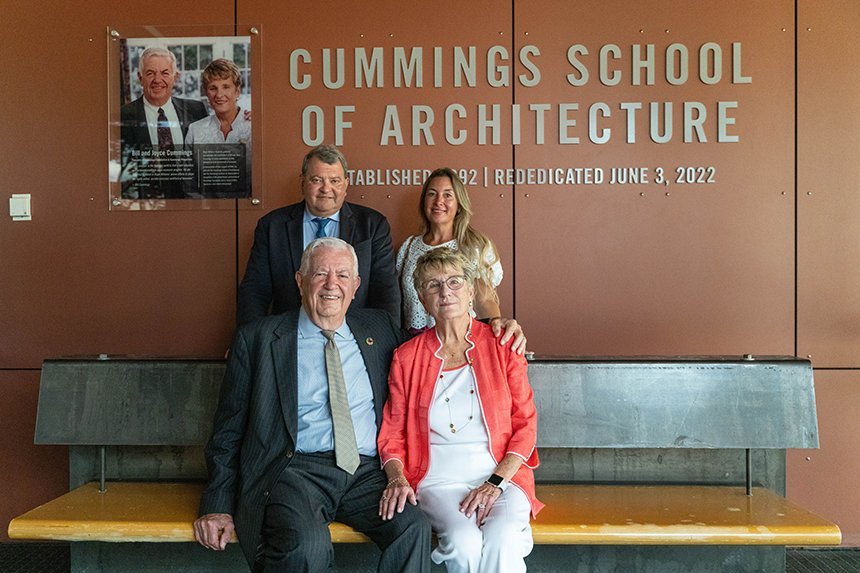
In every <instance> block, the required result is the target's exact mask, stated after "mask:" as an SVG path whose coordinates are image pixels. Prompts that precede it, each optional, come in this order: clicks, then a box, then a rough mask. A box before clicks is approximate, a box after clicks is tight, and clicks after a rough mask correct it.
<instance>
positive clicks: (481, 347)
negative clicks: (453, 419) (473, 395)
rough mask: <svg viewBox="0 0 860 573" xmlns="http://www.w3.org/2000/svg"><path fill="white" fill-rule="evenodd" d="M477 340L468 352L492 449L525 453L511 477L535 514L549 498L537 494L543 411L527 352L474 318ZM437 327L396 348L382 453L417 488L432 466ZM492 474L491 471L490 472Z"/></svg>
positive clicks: (498, 454) (497, 456) (499, 453)
mask: <svg viewBox="0 0 860 573" xmlns="http://www.w3.org/2000/svg"><path fill="white" fill-rule="evenodd" d="M466 338H467V339H468V340H469V342H471V343H472V344H473V346H472V348H470V349H468V350H467V351H466V356H467V358H468V359H469V361H470V362H471V364H472V368H473V370H474V372H475V379H476V387H477V395H478V404H479V405H480V407H481V413H482V414H483V417H484V424H485V427H486V430H487V435H488V436H489V438H490V444H489V445H490V454H491V455H492V457H493V460H495V462H496V463H499V461H501V459H502V458H503V457H505V455H506V454H508V453H512V454H515V455H518V456H520V457H521V458H523V460H525V461H524V463H523V464H522V465H521V466H520V469H519V470H517V473H516V474H514V477H513V478H512V479H511V482H512V483H513V484H514V485H516V486H517V487H519V488H520V489H521V490H523V491H524V492H525V494H526V495H527V496H528V498H529V500H530V501H531V506H532V515H537V513H538V512H539V511H540V510H541V509H542V508H543V506H544V504H543V503H541V502H540V501H538V500H537V498H536V497H535V479H534V471H533V469H534V468H536V467H537V466H538V463H539V462H538V454H537V448H536V447H535V443H536V441H537V411H536V410H535V405H534V400H533V399H532V389H531V386H530V385H529V381H528V372H527V370H528V365H527V363H526V360H525V358H523V357H522V356H519V355H518V354H516V353H514V352H511V350H510V344H507V345H505V346H501V345H499V343H498V341H497V340H496V337H495V336H493V331H492V329H491V328H490V327H489V326H487V325H486V324H484V323H482V322H478V321H476V320H474V319H473V320H472V326H471V334H470V335H467V337H466ZM441 347H442V343H441V341H440V340H439V337H438V336H436V330H435V329H432V328H431V329H430V330H428V331H426V332H424V333H422V334H419V335H418V336H416V337H415V338H413V339H412V340H410V341H409V342H406V343H405V344H403V345H401V346H400V347H399V348H397V350H395V351H394V359H393V361H392V363H391V370H390V372H389V375H388V386H389V394H388V402H386V404H385V409H384V410H383V414H382V416H383V417H382V427H381V428H380V432H379V455H380V457H381V460H382V464H383V465H385V463H387V462H388V461H389V460H394V459H396V460H400V462H401V463H402V464H403V472H404V474H405V476H406V479H407V480H409V483H410V484H411V485H412V487H413V488H416V489H417V486H418V484H419V483H420V482H421V480H422V479H424V476H425V475H426V474H427V469H428V468H429V466H430V424H429V421H428V414H429V409H430V403H431V402H432V400H433V393H434V390H435V386H436V381H437V380H438V379H439V374H440V372H441V370H442V360H441V359H439V358H438V357H437V356H436V353H437V352H438V350H439V349H440V348H441ZM487 477H489V476H487Z"/></svg>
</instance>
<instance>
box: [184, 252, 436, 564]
mask: <svg viewBox="0 0 860 573" xmlns="http://www.w3.org/2000/svg"><path fill="white" fill-rule="evenodd" d="M296 282H297V283H298V285H299V289H300V291H301V295H302V308H301V309H299V310H296V311H289V312H287V313H285V314H282V315H278V316H270V317H266V318H264V319H261V320H259V321H257V322H254V323H251V324H249V325H246V326H243V327H241V328H240V329H239V330H238V331H237V333H236V335H235V338H234V341H233V345H232V350H231V355H230V359H229V361H228V365H227V373H226V376H225V379H224V382H223V386H222V389H221V397H220V402H219V405H218V410H217V412H216V415H215V425H214V433H213V435H212V438H211V440H210V442H209V444H208V445H207V447H206V462H207V465H208V468H209V484H208V486H207V488H206V490H205V491H204V493H203V497H202V499H201V502H200V515H201V517H200V518H198V519H197V521H195V522H194V535H195V538H196V539H197V541H199V542H200V543H201V544H202V545H203V546H205V547H207V548H209V549H214V550H222V549H224V548H225V547H226V545H227V543H228V541H229V540H230V538H231V537H232V534H233V531H234V528H235V531H236V533H237V536H238V538H239V543H240V545H241V546H242V551H243V553H244V554H245V558H246V559H247V560H248V563H249V564H250V565H251V567H252V568H253V570H254V571H255V572H256V571H266V572H269V571H284V572H286V571H328V570H330V569H331V566H332V565H331V564H332V560H333V554H334V552H333V549H332V545H331V538H330V536H329V529H328V524H329V523H330V522H331V521H334V520H337V521H340V522H342V523H345V524H347V525H350V526H352V527H353V528H355V529H356V530H358V531H360V532H362V533H364V534H366V535H367V536H368V537H369V538H370V539H372V540H373V541H374V542H375V543H376V544H377V546H379V548H380V549H381V550H382V555H381V557H380V565H379V569H378V570H379V571H382V572H391V573H395V572H403V571H429V569H430V526H429V524H428V522H427V519H426V518H425V517H424V515H423V514H422V513H421V511H420V510H419V509H418V508H417V507H415V506H413V505H409V504H407V505H406V506H405V507H404V508H403V511H402V512H401V513H398V514H397V515H396V516H395V518H394V519H391V520H384V519H382V517H380V515H379V508H378V502H379V497H380V495H381V494H382V491H383V490H384V489H385V486H386V477H385V473H384V472H383V471H382V470H381V468H380V463H379V457H378V456H377V451H376V435H377V430H378V428H379V423H380V421H381V419H382V407H383V405H384V404H385V399H386V397H387V395H388V388H387V377H388V369H389V365H390V363H391V355H392V352H393V350H394V348H395V347H396V346H397V345H398V344H399V343H400V342H401V341H402V339H401V332H400V330H399V329H398V328H397V327H396V326H395V324H394V323H393V322H392V320H391V318H390V317H389V315H388V314H387V313H386V312H384V311H381V310H376V309H355V310H353V311H350V312H349V313H347V309H348V308H349V304H350V302H351V301H352V298H353V295H354V294H355V292H356V290H357V289H358V286H359V284H360V282H361V279H360V277H359V276H358V262H357V259H356V256H355V251H354V250H353V248H352V247H351V246H350V245H349V244H347V243H345V242H344V241H341V240H340V239H334V238H324V239H317V240H316V241H313V242H312V243H311V244H310V245H308V248H307V249H306V250H305V252H304V255H303V256H302V261H301V268H300V270H299V271H298V272H297V273H296Z"/></svg>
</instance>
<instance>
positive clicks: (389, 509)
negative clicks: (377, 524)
mask: <svg viewBox="0 0 860 573" xmlns="http://www.w3.org/2000/svg"><path fill="white" fill-rule="evenodd" d="M407 501H408V502H409V503H411V504H412V505H418V499H417V498H416V497H415V492H414V491H413V490H412V486H411V485H409V482H408V481H407V480H406V478H405V477H404V476H402V475H401V476H399V477H396V478H394V479H391V480H389V481H388V485H387V486H385V489H384V490H383V491H382V497H381V498H380V500H379V516H380V517H382V521H388V520H390V519H394V513H395V512H397V513H403V508H404V507H406V502H407Z"/></svg>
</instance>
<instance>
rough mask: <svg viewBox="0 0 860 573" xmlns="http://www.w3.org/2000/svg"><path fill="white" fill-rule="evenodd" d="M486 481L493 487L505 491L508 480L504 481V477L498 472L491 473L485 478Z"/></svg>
mask: <svg viewBox="0 0 860 573" xmlns="http://www.w3.org/2000/svg"><path fill="white" fill-rule="evenodd" d="M487 483H488V484H490V485H491V486H493V487H497V488H499V489H500V490H502V491H505V488H506V487H508V482H506V481H505V478H503V477H502V476H500V475H499V474H493V475H491V476H490V477H488V478H487Z"/></svg>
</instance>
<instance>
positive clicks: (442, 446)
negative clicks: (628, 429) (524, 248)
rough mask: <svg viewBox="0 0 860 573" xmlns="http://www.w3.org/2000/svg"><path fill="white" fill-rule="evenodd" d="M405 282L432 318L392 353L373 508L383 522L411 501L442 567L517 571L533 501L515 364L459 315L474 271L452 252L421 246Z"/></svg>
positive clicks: (531, 447) (520, 370)
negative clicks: (384, 481) (383, 483)
mask: <svg viewBox="0 0 860 573" xmlns="http://www.w3.org/2000/svg"><path fill="white" fill-rule="evenodd" d="M413 280H414V283H415V288H416V290H417V291H418V296H419V299H420V300H421V303H422V304H423V305H424V308H425V309H426V310H427V312H428V313H429V314H430V315H431V316H432V317H433V318H434V319H435V321H436V325H435V328H433V329H430V330H428V331H425V332H424V333H422V334H420V335H418V336H417V337H415V338H413V339H412V340H410V341H409V342H407V343H405V344H403V345H402V346H400V347H399V348H398V349H397V350H396V351H395V354H394V360H393V362H392V365H391V371H390V374H389V387H390V394H389V398H388V402H387V403H386V405H385V410H384V416H383V422H382V428H381V431H380V435H379V451H380V455H381V458H382V461H383V464H384V466H383V467H384V469H385V473H386V474H387V476H388V479H389V481H388V486H387V487H386V489H385V491H384V492H383V494H382V498H381V500H380V502H379V511H380V514H381V515H382V517H383V519H392V518H393V517H394V515H395V513H396V512H398V511H401V510H402V509H403V507H404V505H405V504H406V503H407V502H409V503H413V504H414V503H415V502H416V500H418V501H419V502H420V507H421V509H423V510H424V512H425V513H426V514H427V515H428V517H429V518H430V522H431V524H432V526H433V529H434V530H435V531H436V533H437V536H438V540H439V543H438V546H437V547H436V549H435V550H434V551H433V553H432V559H433V561H434V562H435V563H445V566H446V567H447V570H448V571H449V572H459V571H483V572H487V573H489V572H498V573H504V572H508V571H511V572H513V571H525V569H526V566H525V560H524V558H525V557H526V556H527V555H528V554H529V553H530V552H531V550H532V546H533V541H532V533H531V528H530V526H529V518H530V516H531V515H535V514H537V512H538V511H540V509H541V508H542V507H543V504H542V503H541V502H540V501H538V500H537V498H536V497H535V485H534V473H533V471H532V469H533V468H534V467H536V466H537V464H538V456H537V450H536V447H535V443H536V439H537V413H536V411H535V405H534V401H533V399H532V391H531V387H530V386H529V383H528V374H527V365H526V361H525V359H524V358H523V357H522V356H520V355H518V354H516V353H515V352H513V351H512V350H511V348H510V346H503V345H500V344H499V343H498V341H496V339H495V336H493V332H492V330H491V328H490V327H489V326H487V325H485V324H483V323H481V322H478V321H476V320H474V319H473V318H472V317H471V316H470V314H469V309H470V308H471V306H472V304H473V301H474V297H475V284H474V280H475V272H474V269H473V267H472V265H471V264H470V263H469V261H468V260H467V259H466V258H465V257H464V256H463V255H462V254H461V253H458V252H456V251H453V250H451V249H448V248H444V247H443V248H438V249H434V250H432V251H430V252H428V253H426V254H425V255H423V256H422V257H421V258H420V259H419V260H418V263H417V266H416V269H415V274H414V279H413ZM428 419H429V424H428Z"/></svg>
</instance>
